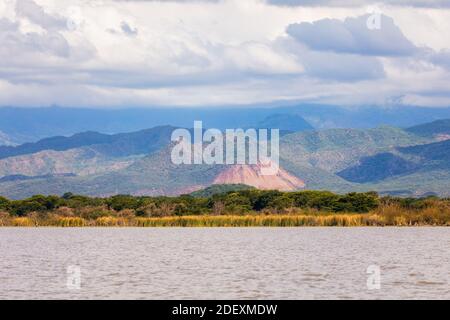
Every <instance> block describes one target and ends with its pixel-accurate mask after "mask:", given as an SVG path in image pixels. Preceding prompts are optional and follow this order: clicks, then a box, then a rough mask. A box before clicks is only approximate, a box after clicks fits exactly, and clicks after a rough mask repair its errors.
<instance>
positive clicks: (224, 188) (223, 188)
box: [190, 184, 255, 198]
mask: <svg viewBox="0 0 450 320" xmlns="http://www.w3.org/2000/svg"><path fill="white" fill-rule="evenodd" d="M252 189H255V187H252V186H248V185H245V184H213V185H211V186H209V187H207V188H205V189H202V190H198V191H194V192H192V193H191V194H190V195H191V196H193V197H196V198H209V197H212V196H213V195H216V194H226V193H228V192H233V191H242V190H252Z"/></svg>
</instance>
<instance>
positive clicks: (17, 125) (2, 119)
mask: <svg viewBox="0 0 450 320" xmlns="http://www.w3.org/2000/svg"><path fill="white" fill-rule="evenodd" d="M449 118H450V108H424V107H414V106H390V107H378V106H377V107H372V106H360V107H347V108H344V107H340V106H333V105H323V104H304V103H291V102H289V103H288V102H279V103H270V104H262V105H261V104H259V105H243V106H223V107H214V108H208V107H183V108H181V107H179V108H173V107H172V108H168V107H157V106H155V107H152V108H131V107H130V108H125V109H89V108H67V107H64V108H62V107H42V108H38V107H36V108H25V107H23V108H18V107H1V108H0V145H19V144H23V143H26V142H36V141H38V140H41V139H44V138H49V137H55V136H69V135H73V134H76V133H79V132H86V131H96V132H103V133H107V134H116V133H121V132H122V133H123V132H125V133H126V132H135V131H140V130H143V129H147V128H151V127H157V126H164V125H171V126H174V127H192V125H193V123H194V121H195V120H201V121H203V125H204V127H206V128H218V129H221V130H223V129H227V128H258V127H259V128H261V127H276V128H279V129H280V130H282V131H291V132H292V131H300V130H308V129H312V128H315V129H331V128H360V129H367V128H374V127H378V126H380V125H389V126H395V127H401V128H407V127H411V126H415V125H418V124H421V123H425V122H431V121H434V120H439V119H449Z"/></svg>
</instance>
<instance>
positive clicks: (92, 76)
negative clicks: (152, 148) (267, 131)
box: [0, 0, 450, 106]
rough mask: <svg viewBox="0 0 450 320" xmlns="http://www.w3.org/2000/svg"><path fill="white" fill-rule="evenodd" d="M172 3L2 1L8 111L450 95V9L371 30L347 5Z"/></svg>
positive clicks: (0, 80)
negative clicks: (30, 107) (15, 107)
mask: <svg viewBox="0 0 450 320" xmlns="http://www.w3.org/2000/svg"><path fill="white" fill-rule="evenodd" d="M167 2H168V1H102V2H100V1H99V2H95V3H91V2H89V1H84V0H75V1H72V2H71V6H70V7H66V5H65V4H63V3H62V2H60V1H57V0H35V1H33V0H10V1H7V2H1V1H0V43H2V46H0V105H51V104H59V105H63V106H130V105H134V106H151V105H156V104H157V105H203V106H204V105H211V106H212V105H226V104H248V103H264V102H271V101H281V100H296V101H297V100H298V101H308V102H330V103H339V104H345V105H349V104H369V103H370V104H373V103H375V104H383V103H387V102H389V101H394V99H396V100H395V101H411V100H407V99H404V100H401V99H398V97H414V99H416V101H419V100H420V99H421V100H420V101H422V102H423V103H424V104H425V103H429V104H430V105H431V104H432V103H433V102H439V101H440V103H442V101H444V100H442V99H441V100H439V101H438V100H437V97H443V96H445V93H446V92H449V90H448V85H447V83H448V81H447V80H449V79H450V69H449V68H448V66H449V65H450V63H449V58H448V56H449V54H448V49H445V48H446V47H449V46H450V42H447V41H446V39H445V38H446V35H447V33H448V28H446V26H447V25H448V24H447V21H448V17H450V11H449V10H440V9H438V10H431V11H432V12H431V13H430V10H416V9H412V8H410V7H401V8H400V7H395V8H393V7H385V8H383V11H384V12H386V14H388V15H389V16H391V17H392V18H389V17H387V16H382V17H381V30H369V29H368V28H367V24H366V22H367V16H361V14H363V13H364V12H366V11H365V10H363V9H361V8H353V7H350V6H349V7H344V8H337V7H334V4H336V3H337V1H333V2H330V1H328V2H324V1H320V0H318V1H314V3H327V5H330V4H333V5H332V6H329V7H315V6H314V5H313V2H312V1H309V4H308V2H302V3H303V5H305V6H308V7H298V8H297V7H292V6H289V7H285V6H282V5H279V6H278V5H277V6H275V5H268V4H267V2H266V1H265V0H245V1H242V0H219V1H207V0H204V1H190V0H186V1H170V3H167ZM272 2H273V1H272ZM352 2H353V1H352ZM280 3H281V2H280ZM353 3H356V2H353ZM358 3H366V1H360V2H358ZM99 12H101V14H99ZM355 17H356V18H355ZM394 19H395V23H394ZM417 19H419V20H417ZM412 21H420V22H418V23H416V25H415V26H414V28H412V27H411V28H407V27H408V26H410V25H411V22H412ZM396 24H398V25H399V27H397V25H396ZM400 28H401V29H400ZM406 28H407V29H406ZM401 30H402V31H403V32H405V34H407V37H406V36H404V34H403V32H402V31H401ZM429 30H433V34H432V36H429ZM440 39H442V40H440ZM413 41H414V44H413ZM430 43H432V44H434V45H430ZM427 45H428V46H429V47H430V48H434V50H432V49H426V48H424V47H426V46H427ZM441 49H442V51H439V50H441ZM436 91H439V92H436ZM425 96H426V98H424V97H425Z"/></svg>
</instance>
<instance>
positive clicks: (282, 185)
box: [213, 165, 305, 191]
mask: <svg viewBox="0 0 450 320" xmlns="http://www.w3.org/2000/svg"><path fill="white" fill-rule="evenodd" d="M261 167H262V166H261V165H231V166H229V167H227V168H226V169H225V170H224V171H222V172H221V173H219V175H218V176H217V177H216V178H215V179H214V182H213V183H214V184H246V185H249V186H253V187H255V188H258V189H263V190H282V191H293V190H298V189H302V188H304V187H305V182H304V181H302V180H300V179H298V178H297V177H295V176H293V175H291V174H289V173H288V172H287V171H285V170H283V169H282V168H280V169H279V170H278V173H277V174H276V175H266V176H265V175H262V174H261Z"/></svg>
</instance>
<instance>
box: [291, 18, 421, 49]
mask: <svg viewBox="0 0 450 320" xmlns="http://www.w3.org/2000/svg"><path fill="white" fill-rule="evenodd" d="M369 17H370V15H365V16H361V17H357V18H347V19H345V20H344V21H340V20H337V19H323V20H319V21H315V22H313V23H309V22H302V23H297V24H291V25H290V26H289V27H288V28H287V33H288V34H289V35H290V36H291V37H293V38H294V39H296V40H297V41H299V42H301V43H303V44H305V45H306V46H308V47H309V48H311V49H312V50H317V51H333V52H337V53H351V54H359V55H368V56H401V55H412V54H414V53H415V52H416V50H417V48H416V47H415V46H414V45H413V44H412V43H411V42H410V41H409V40H408V39H407V38H406V37H405V36H404V35H403V33H402V32H401V31H400V29H399V28H398V27H397V26H396V25H395V24H394V20H393V19H392V18H390V17H387V16H385V15H380V16H379V17H380V25H379V26H380V28H379V29H373V30H371V29H369V27H368V26H367V23H368V19H369Z"/></svg>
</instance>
